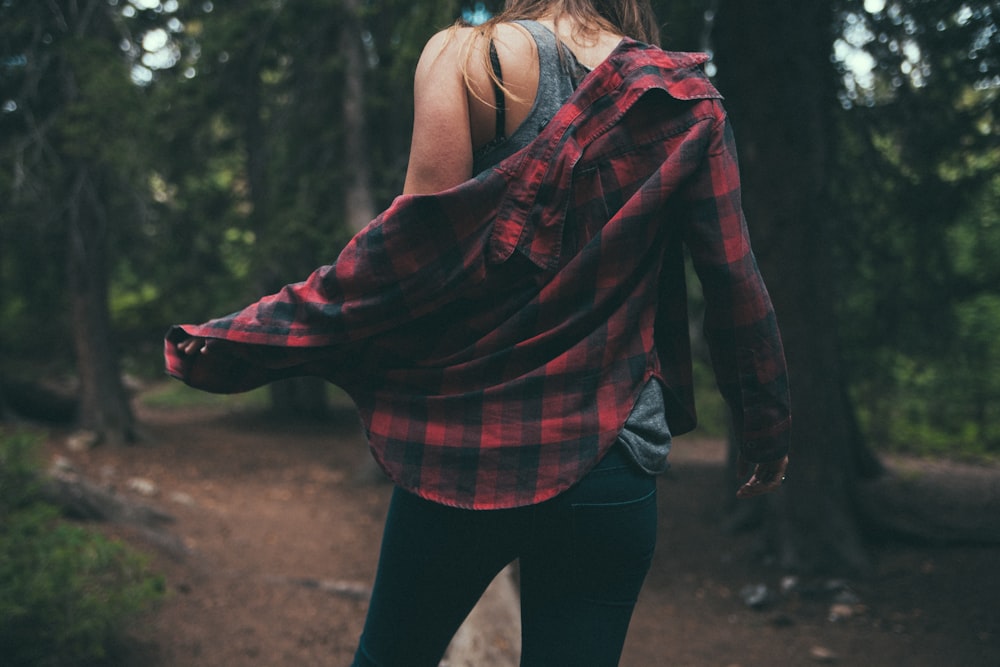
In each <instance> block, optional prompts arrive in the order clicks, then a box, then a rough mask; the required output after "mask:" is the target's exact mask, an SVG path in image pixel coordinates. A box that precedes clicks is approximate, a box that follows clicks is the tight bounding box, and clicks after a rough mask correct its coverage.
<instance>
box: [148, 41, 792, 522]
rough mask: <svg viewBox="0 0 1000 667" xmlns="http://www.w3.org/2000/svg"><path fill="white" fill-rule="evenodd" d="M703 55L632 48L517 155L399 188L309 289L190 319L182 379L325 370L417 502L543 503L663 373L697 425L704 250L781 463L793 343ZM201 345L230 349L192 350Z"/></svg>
mask: <svg viewBox="0 0 1000 667" xmlns="http://www.w3.org/2000/svg"><path fill="white" fill-rule="evenodd" d="M704 61H705V57H704V56H702V55H697V54H683V53H667V52H664V51H661V50H659V49H657V48H655V47H650V46H647V45H644V44H641V43H638V42H634V41H631V40H624V41H623V42H622V43H621V44H620V45H619V46H618V48H617V49H616V50H615V51H614V52H613V53H612V54H611V56H610V57H609V58H608V59H607V60H606V61H605V62H604V63H602V64H601V65H599V66H598V67H597V68H596V69H595V70H594V71H593V72H592V73H591V74H590V75H588V77H587V78H586V79H585V80H584V81H583V83H582V84H581V86H580V87H579V89H578V90H577V91H576V92H575V93H574V95H573V96H572V97H571V98H570V99H569V100H568V101H567V103H566V104H565V105H564V106H563V107H562V108H561V109H560V111H559V112H558V113H557V114H556V115H555V117H554V118H553V119H552V120H551V121H550V122H549V123H548V124H547V126H546V127H545V128H544V129H543V130H542V132H541V134H540V135H539V137H538V139H537V140H536V141H534V142H533V143H532V144H531V145H529V146H528V147H526V148H525V149H523V150H522V151H520V152H519V153H517V154H515V155H513V156H511V157H510V158H508V159H506V160H504V161H503V162H501V163H500V164H499V165H497V166H496V167H495V168H493V169H490V170H488V171H486V172H484V173H483V174H481V175H479V176H477V177H476V178H474V179H471V180H470V181H468V182H466V183H464V184H461V185H459V186H457V187H455V188H452V189H450V190H447V191H445V192H442V193H438V194H434V195H407V196H401V197H398V198H397V199H396V200H395V201H394V202H393V203H392V205H391V206H390V207H389V209H387V210H386V211H385V212H384V213H382V214H381V215H380V216H378V217H377V218H376V219H375V220H374V221H372V222H371V223H370V224H369V225H368V226H367V227H366V228H365V229H364V230H362V231H361V232H360V233H359V234H358V235H356V236H355V237H354V238H353V239H352V240H351V242H350V243H349V244H348V245H347V246H346V247H345V248H344V250H343V251H342V252H341V254H340V255H339V257H338V258H337V260H336V261H335V262H334V263H333V264H330V265H328V266H324V267H321V268H319V269H317V270H316V271H315V272H314V273H313V274H312V275H311V276H309V278H308V279H307V280H305V281H304V282H301V283H296V284H292V285H288V286H286V287H284V288H283V289H282V290H280V291H279V292H277V293H276V294H273V295H271V296H268V297H265V298H263V299H261V300H260V301H258V302H257V303H255V304H253V305H251V306H249V307H247V308H245V309H244V310H241V311H239V312H237V313H233V314H231V315H229V316H227V317H223V318H220V319H217V320H212V321H210V322H208V323H205V324H202V325H198V326H191V325H185V326H179V327H174V328H172V329H171V330H170V331H169V332H168V335H167V339H166V345H165V350H166V360H167V369H168V372H169V373H170V374H172V375H174V376H176V377H178V378H181V379H182V380H184V381H186V382H188V383H189V384H191V385H192V386H195V387H199V388H202V389H205V390H208V391H216V392H231V391H242V390H247V389H250V388H253V387H255V386H259V385H261V384H263V383H266V382H270V381H273V380H276V379H280V378H284V377H290V376H296V375H319V376H322V377H325V378H327V379H328V380H330V381H331V382H334V383H336V384H338V385H340V386H342V387H343V388H344V389H345V390H347V391H348V392H349V393H350V395H351V396H352V397H353V399H354V400H355V402H356V403H357V406H358V409H359V411H360V414H361V417H362V420H363V422H364V424H365V428H366V431H367V435H368V438H369V442H370V446H371V449H372V452H373V454H374V456H375V458H376V459H377V461H378V462H379V464H380V465H381V467H382V468H383V469H384V470H385V471H386V473H387V474H388V475H389V477H390V478H391V479H392V480H393V481H394V482H396V483H397V484H398V485H400V486H402V487H403V488H405V489H408V490H410V491H412V492H414V493H417V494H419V495H420V496H422V497H424V498H428V499H430V500H433V501H436V502H439V503H443V504H447V505H452V506H458V507H467V508H475V509H496V508H507V507H516V506H522V505H528V504H534V503H539V502H542V501H544V500H546V499H548V498H551V497H553V496H554V495H556V494H557V493H559V492H560V491H563V490H564V489H566V488H568V487H569V486H570V485H572V484H573V483H574V482H576V481H577V480H579V479H580V478H581V477H582V476H583V475H584V474H585V473H586V472H587V471H588V470H589V469H590V468H591V467H593V465H595V463H596V462H597V461H598V460H599V459H600V458H601V456H602V455H603V454H604V452H606V451H607V449H608V448H609V447H610V446H611V445H612V444H613V443H614V441H615V439H616V437H617V435H618V433H619V431H620V429H621V427H622V425H623V423H624V422H625V420H626V418H627V417H628V414H629V412H630V410H631V408H632V405H633V403H634V401H635V398H636V396H637V395H638V393H639V391H640V390H641V388H642V387H643V385H644V383H645V382H646V381H648V380H649V378H651V377H656V378H658V379H659V380H660V381H661V382H662V383H663V385H664V387H665V390H664V395H665V401H666V404H665V410H666V414H667V419H668V423H669V424H670V426H671V430H672V431H673V432H674V433H682V432H685V431H687V430H690V429H691V428H693V427H694V424H695V409H694V400H693V395H692V388H691V385H692V378H691V355H690V342H689V329H688V315H687V306H686V287H685V279H684V261H683V257H684V254H683V247H684V246H686V247H687V248H688V250H689V252H690V256H691V258H692V259H693V264H694V267H695V269H696V271H697V273H698V276H699V279H700V281H701V283H702V287H703V292H704V296H705V303H706V314H705V332H706V338H707V340H708V342H709V348H710V350H711V355H712V361H713V366H714V369H715V373H716V379H717V381H718V385H719V387H720V389H721V391H722V393H723V395H724V396H725V398H726V399H727V401H728V402H729V404H730V406H731V408H732V412H733V417H734V426H735V429H736V433H737V434H738V435H739V437H740V440H741V449H742V454H743V456H744V457H745V458H746V459H747V460H748V461H751V462H763V461H770V460H775V459H778V458H780V457H782V456H784V455H785V454H786V452H787V450H788V440H789V424H790V417H789V400H788V389H787V382H786V371H785V362H784V355H783V350H782V345H781V339H780V336H779V332H778V328H777V324H776V321H775V317H774V313H773V310H772V307H771V302H770V299H769V297H768V294H767V291H766V289H765V286H764V284H763V282H762V280H761V277H760V274H759V272H758V269H757V265H756V261H755V259H754V256H753V254H752V252H751V248H750V242H749V238H748V235H747V229H746V225H745V222H744V218H743V214H742V209H741V204H740V188H739V173H738V167H737V162H736V156H735V149H734V142H733V136H732V133H731V131H730V127H729V124H728V122H727V119H726V115H725V112H724V110H723V108H722V105H721V102H720V99H719V98H720V95H719V94H718V93H717V92H716V90H715V89H714V88H713V86H712V85H711V84H710V83H709V81H708V79H707V78H706V77H705V76H704V74H703V73H702V72H701V67H700V66H701V64H702V63H704ZM187 336H201V337H207V338H210V339H223V340H225V341H229V343H231V344H229V345H217V346H216V347H215V348H214V349H213V348H209V352H208V353H206V354H200V355H195V356H193V357H185V356H183V355H181V354H180V353H179V352H178V350H177V349H176V343H177V342H179V341H180V340H183V339H184V338H186V337H187Z"/></svg>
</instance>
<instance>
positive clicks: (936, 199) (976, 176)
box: [831, 0, 1000, 458]
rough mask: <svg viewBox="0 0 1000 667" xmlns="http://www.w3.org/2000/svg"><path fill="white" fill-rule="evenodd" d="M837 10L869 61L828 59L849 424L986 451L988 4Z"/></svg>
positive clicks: (926, 448)
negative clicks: (836, 133)
mask: <svg viewBox="0 0 1000 667" xmlns="http://www.w3.org/2000/svg"><path fill="white" fill-rule="evenodd" d="M837 6H838V8H839V11H841V12H842V14H841V17H842V19H843V24H842V25H841V26H840V28H841V29H842V30H843V33H842V34H843V36H844V40H846V41H847V42H851V44H852V48H853V49H855V51H854V53H855V55H857V54H858V53H861V52H866V53H868V54H869V55H870V57H871V60H870V62H871V63H873V67H872V71H871V72H870V75H869V76H868V78H867V80H865V76H863V73H862V76H860V78H859V76H858V73H857V72H856V71H849V70H848V68H847V66H846V65H843V66H842V68H843V74H844V76H845V80H846V81H847V85H846V86H845V91H844V96H843V98H842V101H843V102H844V107H845V112H844V113H843V114H842V115H841V120H842V123H843V125H842V132H841V138H842V140H841V143H840V151H839V153H838V155H837V156H836V164H837V166H836V172H837V173H838V174H841V175H843V178H838V179H832V186H831V187H832V190H833V192H834V195H835V197H834V200H835V201H836V202H837V205H838V207H839V209H840V210H839V211H838V216H839V217H840V219H841V221H842V224H841V226H840V237H839V239H838V244H837V246H836V248H835V251H836V252H838V262H839V265H840V274H839V277H840V278H841V281H840V284H839V285H838V289H837V296H838V298H839V304H840V314H841V324H842V341H843V350H844V357H845V361H846V362H847V368H848V372H849V376H850V380H851V385H852V393H853V395H854V397H855V399H856V406H857V409H858V412H859V417H860V420H861V423H862V426H863V428H864V429H865V432H866V433H867V435H868V437H869V439H870V441H871V443H872V444H873V445H874V446H876V447H885V448H888V449H893V450H905V451H910V452H917V453H934V454H944V455H947V456H951V457H960V458H966V457H978V456H996V455H998V454H1000V428H998V426H997V424H998V413H997V408H996V407H995V406H998V405H1000V384H998V381H997V378H1000V357H998V347H997V341H1000V311H998V309H997V307H996V302H997V299H998V298H1000V291H998V290H1000V269H998V267H1000V265H998V264H997V262H996V259H995V258H996V256H997V253H998V251H1000V222H998V221H1000V178H998V177H997V176H996V174H997V173H998V171H1000V140H998V138H1000V128H998V127H997V120H998V119H997V116H996V111H995V109H996V102H997V98H998V95H1000V40H997V39H996V35H997V34H998V26H997V21H998V20H1000V15H997V13H996V3H988V2H966V1H961V0H950V1H947V2H934V3H930V2H920V1H918V0H887V1H886V2H865V3H862V2H861V1H860V0H845V1H843V2H840V3H838V5H837ZM869 8H871V9H873V11H872V12H869V11H867V9H869ZM875 9H877V11H874V10H875ZM840 46H841V47H844V43H843V42H842V43H841V44H840ZM848 51H850V49H848Z"/></svg>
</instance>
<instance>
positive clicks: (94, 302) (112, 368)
mask: <svg viewBox="0 0 1000 667" xmlns="http://www.w3.org/2000/svg"><path fill="white" fill-rule="evenodd" d="M72 188H73V189H72V192H71V194H70V197H69V202H68V211H67V214H66V215H67V218H68V240H69V251H68V253H67V257H68V258H69V259H68V267H67V271H68V276H67V278H68V283H69V291H70V304H71V305H70V307H71V309H72V322H73V342H74V347H75V352H76V364H77V371H78V373H79V375H80V404H79V412H78V422H79V426H80V427H81V428H83V429H86V430H89V431H93V432H94V433H96V434H97V436H98V437H99V439H101V440H106V441H109V442H111V443H114V444H122V443H127V442H132V441H134V440H135V436H136V433H135V419H134V417H133V415H132V408H131V406H130V405H129V400H128V395H127V394H126V391H125V387H124V386H123V384H122V380H121V374H120V372H119V366H118V356H117V354H116V351H115V349H114V345H113V343H112V328H111V315H110V313H109V311H108V285H107V280H108V270H107V263H106V255H107V224H106V223H107V221H106V220H105V219H104V215H103V208H102V206H101V202H100V198H99V197H100V195H99V194H98V192H97V191H96V188H95V185H94V183H93V181H92V179H91V175H90V173H89V171H88V169H87V168H86V167H85V166H78V167H77V174H76V177H75V182H74V183H73V186H72Z"/></svg>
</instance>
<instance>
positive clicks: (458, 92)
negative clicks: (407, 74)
mask: <svg viewBox="0 0 1000 667" xmlns="http://www.w3.org/2000/svg"><path fill="white" fill-rule="evenodd" d="M470 36H471V33H470V32H469V29H467V28H466V29H455V30H445V31H442V32H439V33H438V34H436V35H434V36H433V37H432V38H431V39H430V41H428V42H427V46H425V47H424V51H423V53H422V54H421V56H420V61H419V62H418V63H417V71H416V74H415V75H414V81H413V107H414V114H413V139H412V143H411V145H410V161H409V165H408V166H407V169H406V182H405V184H404V186H403V193H404V194H430V193H434V192H440V191H442V190H446V189H448V188H450V187H453V186H455V185H458V184H459V183H462V182H463V181H465V180H467V179H468V178H469V177H471V176H472V139H471V133H470V124H469V100H468V95H467V94H466V86H465V81H464V79H463V76H462V58H464V57H465V48H464V47H463V44H464V43H465V42H466V41H467V40H468V39H469V37H470Z"/></svg>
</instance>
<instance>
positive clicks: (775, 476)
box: [736, 456, 788, 498]
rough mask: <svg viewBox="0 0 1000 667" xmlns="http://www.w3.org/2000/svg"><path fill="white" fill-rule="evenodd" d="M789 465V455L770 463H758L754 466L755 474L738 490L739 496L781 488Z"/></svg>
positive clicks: (760, 493) (750, 496)
mask: <svg viewBox="0 0 1000 667" xmlns="http://www.w3.org/2000/svg"><path fill="white" fill-rule="evenodd" d="M787 467H788V457H787V456H786V457H785V458H783V459H781V460H779V461H771V462H769V463H758V464H757V465H756V466H755V467H754V472H753V476H752V477H750V479H749V480H748V481H747V483H746V484H744V485H743V486H741V487H740V489H739V491H737V492H736V497H737V498H752V497H754V496H759V495H762V494H765V493H771V492H772V491H777V490H778V489H780V488H781V483H782V482H784V481H785V469H786V468H787Z"/></svg>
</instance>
